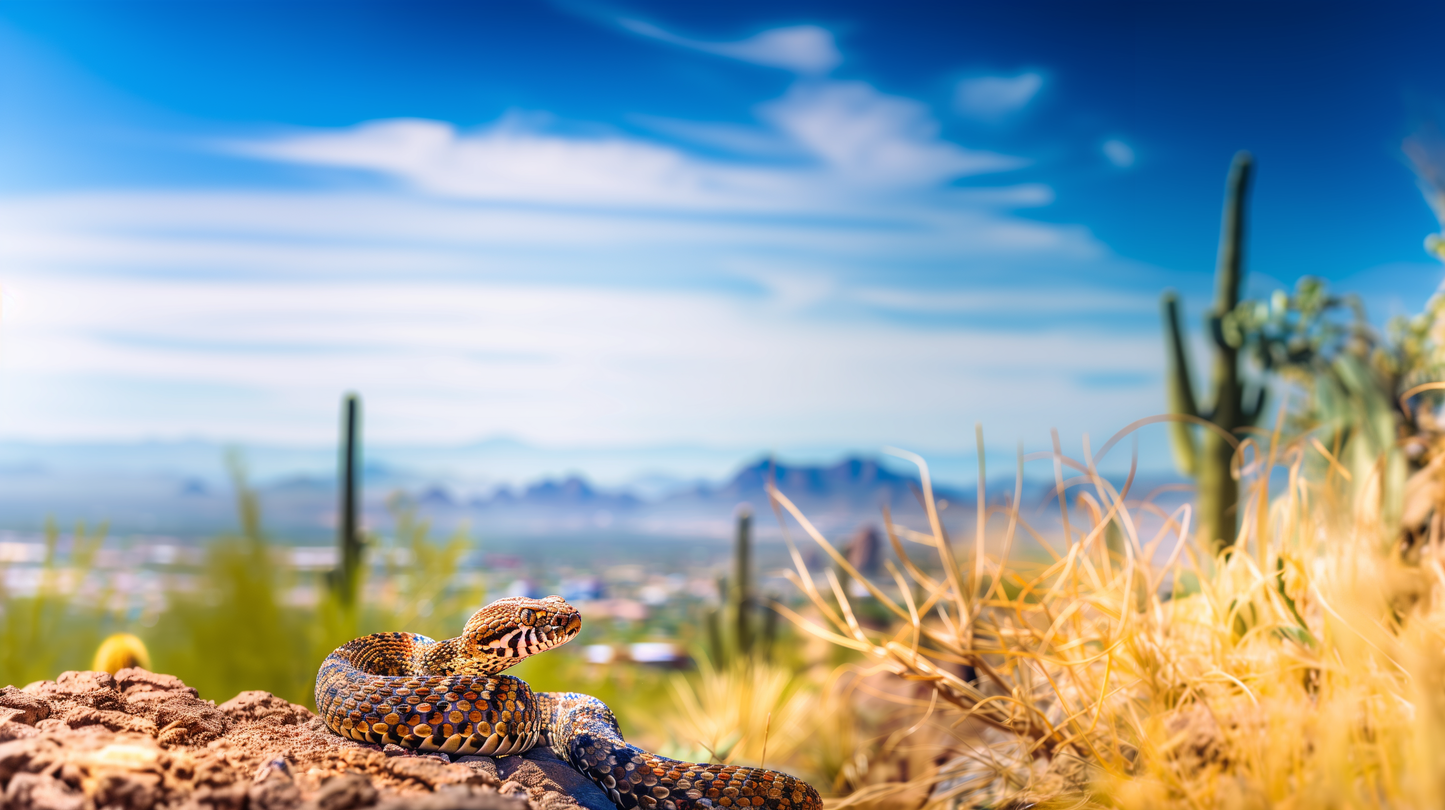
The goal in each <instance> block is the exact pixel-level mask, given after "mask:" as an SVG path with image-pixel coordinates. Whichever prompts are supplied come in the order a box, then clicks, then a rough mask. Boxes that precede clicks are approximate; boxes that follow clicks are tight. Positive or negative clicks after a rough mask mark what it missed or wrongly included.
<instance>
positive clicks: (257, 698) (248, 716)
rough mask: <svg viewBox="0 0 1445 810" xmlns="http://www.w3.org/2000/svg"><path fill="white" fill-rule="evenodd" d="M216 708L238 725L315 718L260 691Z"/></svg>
mask: <svg viewBox="0 0 1445 810" xmlns="http://www.w3.org/2000/svg"><path fill="white" fill-rule="evenodd" d="M124 671H125V670H122V672H124ZM218 708H219V709H220V710H221V711H222V712H223V713H225V714H226V715H227V716H228V717H230V718H231V719H232V720H235V721H236V722H238V723H254V722H257V721H261V720H271V721H274V722H276V723H279V724H280V725H283V726H295V725H299V724H301V723H305V722H306V721H308V720H310V719H312V718H313V717H315V715H313V714H312V713H311V710H309V709H307V708H306V707H305V706H297V705H296V704H295V703H291V702H290V701H287V700H284V699H282V698H278V697H276V696H275V695H273V694H271V693H270V692H262V691H260V690H256V691H251V692H242V693H241V694H239V695H236V696H235V697H233V698H231V699H230V700H228V701H226V702H225V703H222V704H221V705H220V706H219V707H218Z"/></svg>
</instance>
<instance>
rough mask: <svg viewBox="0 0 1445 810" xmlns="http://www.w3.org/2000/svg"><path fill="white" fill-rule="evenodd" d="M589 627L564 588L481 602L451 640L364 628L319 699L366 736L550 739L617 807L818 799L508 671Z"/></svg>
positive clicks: (479, 749) (486, 745)
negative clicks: (636, 738) (649, 745)
mask: <svg viewBox="0 0 1445 810" xmlns="http://www.w3.org/2000/svg"><path fill="white" fill-rule="evenodd" d="M581 629H582V617H581V615H580V614H579V613H578V612H577V610H576V609H575V608H573V607H572V606H571V605H569V604H567V602H566V600H564V599H562V597H560V596H549V597H547V598H546V599H528V598H525V597H514V598H508V599H499V600H497V601H496V602H493V603H492V604H490V605H487V606H486V607H484V608H482V609H481V610H479V611H477V612H476V614H474V615H473V616H472V617H471V619H469V620H468V621H467V624H466V627H465V628H464V629H463V631H462V634H461V635H460V636H458V637H456V638H452V639H447V640H445V641H435V640H433V639H430V638H427V637H426V636H422V635H417V634H415V633H373V634H372V635H369V636H362V637H361V638H358V639H355V640H353V641H349V642H347V643H346V644H343V645H342V646H340V647H338V648H337V649H336V650H335V651H334V652H332V653H331V654H330V655H328V656H326V660H325V661H323V662H322V664H321V671H320V672H319V673H317V676H316V707H317V709H319V710H320V712H321V716H322V718H323V719H324V720H325V721H326V725H327V726H328V727H329V728H330V729H331V730H332V731H334V732H336V733H337V734H340V735H342V736H343V737H349V738H351V739H353V740H358V741H361V742H367V743H374V744H380V745H385V744H387V743H395V744H397V745H400V746H403V747H405V748H412V749H416V750H418V751H440V752H442V753H446V754H456V755H461V754H473V753H475V754H483V755H487V756H505V755H508V754H521V753H523V752H526V751H528V750H530V749H531V748H532V747H533V746H536V745H547V746H550V747H551V748H552V750H553V751H554V752H556V754H557V755H558V756H559V757H561V758H562V759H564V760H566V761H567V762H569V763H571V765H572V767H574V768H576V769H577V770H579V771H581V772H582V773H583V774H585V775H586V776H587V778H589V779H591V780H592V782H593V783H594V784H596V785H597V786H598V787H599V788H601V789H602V790H603V791H604V792H606V793H607V795H608V796H609V797H610V798H611V799H612V801H613V802H614V803H615V804H617V805H618V806H619V807H624V808H634V807H643V808H648V809H649V810H651V809H652V808H658V807H661V808H669V809H671V808H676V810H689V808H701V807H728V808H744V807H747V808H754V807H762V808H766V809H767V810H820V808H821V807H822V800H821V799H819V798H818V792H817V791H816V790H814V789H813V788H812V786H810V785H809V784H808V783H806V782H804V781H802V780H800V779H796V778H794V777H791V776H788V775H787V774H784V773H779V772H777V771H770V770H766V769H763V768H743V767H738V766H735V765H704V764H699V763H693V762H680V761H678V760H675V759H668V758H666V757H661V756H658V755H656V754H652V753H649V752H647V751H644V750H642V749H641V748H638V747H637V746H635V745H628V744H627V742H626V741H625V740H623V739H622V732H621V731H619V730H618V728H617V719H616V718H615V717H613V715H612V711H611V710H610V709H608V708H607V705H606V704H604V703H603V702H602V701H600V700H598V699H597V698H594V697H591V696H589V695H581V694H577V693H575V692H533V691H532V690H531V688H530V687H529V686H527V683H526V682H525V681H523V680H521V679H520V678H515V677H512V676H510V675H502V674H500V673H501V672H502V670H504V669H507V668H508V667H511V666H513V665H515V664H517V663H519V662H521V661H522V660H523V659H525V658H527V657H528V656H531V655H536V654H537V653H540V652H545V651H547V650H550V649H552V648H553V647H557V646H559V645H561V644H565V643H567V642H568V641H571V640H572V639H573V638H574V637H576V635H577V633H578V632H579V631H580V630H581Z"/></svg>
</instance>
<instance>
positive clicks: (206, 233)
mask: <svg viewBox="0 0 1445 810" xmlns="http://www.w3.org/2000/svg"><path fill="white" fill-rule="evenodd" d="M943 6H944V4H937V3H928V4H918V5H912V6H910V5H904V4H897V3H889V4H848V3H837V2H829V3H777V2H774V3H728V4H701V3H686V4H679V3H614V4H600V3H554V4H545V3H533V4H503V3H414V2H413V3H259V2H252V3H221V2H185V3H136V2H102V3H74V2H67V3H54V2H44V3H39V2H37V3H15V2H0V109H3V110H4V114H3V115H0V295H3V303H0V307H3V315H0V436H3V437H10V438H27V439H39V440H77V439H87V440H92V439H103V440H132V439H139V438H180V437H205V438H210V439H215V440H221V441H247V442H267V443H273V444H274V443H295V444H313V445H314V444H322V443H325V442H328V441H330V440H331V439H332V437H333V436H334V433H335V426H334V421H335V413H336V407H337V406H336V403H337V399H338V397H339V395H340V393H341V392H342V391H344V390H347V389H356V390H360V391H361V392H362V393H363V394H364V395H365V396H366V398H367V407H368V422H367V425H368V433H369V435H370V436H371V438H372V439H373V440H374V441H377V442H381V443H394V444H402V443H413V444H416V443H426V444H460V443H462V442H468V441H473V440H477V439H481V438H486V437H493V436H511V437H516V438H519V439H521V440H523V441H525V442H528V443H532V444H537V445H546V446H552V447H578V448H582V447H591V448H596V447H611V448H619V449H621V450H623V451H625V450H626V448H638V447H653V448H656V447H689V446H690V447H708V448H713V449H717V448H722V449H724V450H727V449H736V450H737V451H738V452H739V453H751V452H755V451H761V450H767V449H772V450H777V451H780V452H784V453H787V452H790V451H792V452H799V453H802V452H808V453H822V454H826V453H828V452H835V451H837V452H841V451H843V450H847V449H874V448H876V447H878V446H880V445H887V444H892V445H900V446H904V447H908V448H911V449H915V450H919V451H922V452H925V453H938V454H940V455H948V454H957V453H959V452H960V451H962V450H964V449H965V448H968V447H969V446H971V444H972V426H973V423H974V422H975V421H981V422H983V423H984V425H985V428H986V430H987V431H988V434H989V436H990V437H996V439H995V441H996V446H1000V447H1010V446H1011V445H1012V444H1013V443H1014V442H1015V441H1016V440H1024V441H1025V442H1026V443H1027V444H1028V445H1029V446H1030V447H1031V448H1042V447H1044V446H1046V445H1047V443H1048V431H1049V428H1051V427H1058V428H1059V430H1060V432H1061V433H1062V434H1063V436H1064V437H1065V442H1066V444H1073V443H1076V442H1077V441H1078V438H1079V436H1080V435H1081V434H1082V433H1085V432H1088V433H1090V434H1092V435H1094V436H1096V437H1102V436H1103V435H1106V434H1108V433H1112V432H1113V431H1114V430H1116V429H1117V428H1119V427H1121V426H1123V425H1124V424H1127V423H1128V422H1130V421H1132V420H1133V419H1136V418H1138V417H1142V416H1147V415H1150V414H1153V413H1157V412H1159V411H1161V410H1162V409H1163V397H1162V389H1161V385H1160V380H1161V374H1162V366H1163V358H1162V349H1161V348H1160V345H1159V340H1158V328H1159V325H1158V307H1157V300H1158V294H1159V292H1160V290H1161V289H1163V288H1165V287H1175V288H1178V289H1180V290H1181V291H1183V292H1184V294H1185V296H1186V300H1187V301H1188V303H1189V305H1190V307H1191V310H1192V312H1193V315H1192V316H1191V317H1192V318H1193V320H1194V321H1196V322H1197V317H1195V316H1197V314H1198V312H1199V311H1200V310H1201V309H1202V307H1203V306H1204V304H1205V302H1206V299H1207V296H1208V295H1209V289H1210V277H1211V273H1212V266H1213V254H1214V248H1215V244H1216V241H1217V234H1218V218H1219V207H1220V197H1221V192H1222V186H1223V177H1224V172H1225V169H1226V168H1227V165H1228V162H1229V159H1230V155H1231V154H1232V153H1233V152H1234V150H1236V149H1239V148H1248V149H1250V150H1251V151H1253V153H1254V154H1255V156H1256V159H1257V161H1258V167H1259V173H1258V182H1257V185H1256V193H1255V195H1254V198H1253V219H1252V230H1251V235H1250V253H1249V266H1250V270H1251V272H1252V274H1253V275H1252V277H1251V289H1252V290H1254V291H1255V292H1260V291H1263V290H1267V289H1270V288H1272V287H1274V286H1278V285H1280V284H1288V283H1291V282H1292V281H1293V279H1294V278H1296V277H1297V276H1299V275H1301V274H1306V273H1309V274H1315V275H1321V276H1324V277H1326V278H1328V279H1330V280H1331V281H1332V282H1334V283H1335V284H1336V285H1337V286H1338V287H1340V288H1342V289H1349V290H1358V291H1360V292H1362V293H1363V294H1364V295H1365V296H1366V299H1367V301H1368V303H1369V305H1370V308H1371V313H1372V316H1373V317H1375V318H1376V319H1377V320H1383V319H1384V318H1385V317H1386V316H1388V315H1391V314H1397V313H1401V312H1414V311H1418V310H1419V309H1420V308H1421V306H1422V305H1423V304H1424V301H1425V299H1426V298H1427V297H1428V295H1429V294H1430V293H1431V292H1432V291H1433V289H1434V288H1435V287H1436V286H1437V285H1438V283H1439V281H1440V268H1439V265H1438V263H1435V262H1433V261H1431V260H1430V259H1429V257H1428V256H1426V254H1425V252H1424V251H1423V249H1422V247H1421V244H1422V240H1423V239H1424V237H1425V236H1426V234H1428V233H1430V232H1432V231H1435V230H1438V229H1439V224H1438V223H1437V222H1436V221H1435V220H1434V218H1433V216H1432V214H1431V212H1430V210H1429V208H1428V207H1427V206H1426V205H1425V204H1424V202H1423V200H1422V198H1421V196H1420V193H1419V191H1418V190H1417V188H1416V187H1415V181H1414V178H1413V176H1412V174H1411V172H1410V171H1409V169H1408V167H1407V165H1406V164H1405V162H1404V161H1403V159H1402V157H1401V154H1400V143H1401V140H1402V139H1403V138H1404V137H1406V136H1407V135H1409V134H1410V133H1412V132H1414V131H1416V130H1417V129H1418V128H1419V127H1421V126H1423V125H1424V124H1425V123H1426V122H1427V121H1429V120H1431V119H1432V118H1438V117H1439V116H1438V113H1439V111H1440V110H1441V104H1442V99H1445V72H1442V71H1441V70H1440V67H1439V63H1438V59H1437V58H1436V57H1437V54H1438V32H1439V31H1441V30H1445V12H1442V11H1441V10H1440V9H1438V8H1432V7H1431V6H1428V5H1425V4H1418V5H1407V4H1369V5H1366V4H1354V5H1346V4H1321V3H1310V4H1296V3H1283V2H1270V3H1249V4H1230V3H1213V4H1196V3H1164V2H1159V3H1062V2H1060V3H1028V2H1022V3H1008V4H1003V3H998V4H991V5H985V4H977V3H973V4H954V7H953V8H943ZM1156 438H1159V439H1162V437H1156ZM1101 440H1102V439H1101V438H1098V439H1096V440H1095V443H1096V444H1097V443H1099V442H1100V441H1101ZM1144 452H1145V459H1146V463H1147V464H1150V465H1153V466H1155V467H1163V466H1165V465H1166V464H1167V456H1166V451H1165V449H1164V444H1163V442H1162V440H1161V441H1152V442H1146V447H1145V451H1144ZM685 455H686V454H683V455H682V456H678V455H677V454H673V455H670V456H669V458H673V459H674V460H675V463H676V464H677V465H678V466H679V467H680V468H683V469H679V470H678V471H679V472H683V473H695V472H702V471H704V469H706V470H708V471H710V470H711V467H710V466H708V465H712V464H715V462H712V461H708V462H704V461H698V463H697V465H696V469H685V468H687V467H688V464H687V462H686V461H685V460H682V461H676V459H678V458H682V457H683V456H685ZM717 455H718V454H717V453H715V452H712V453H709V454H704V453H699V454H698V458H699V459H701V458H702V457H703V456H706V457H707V458H709V459H713V458H716V457H717Z"/></svg>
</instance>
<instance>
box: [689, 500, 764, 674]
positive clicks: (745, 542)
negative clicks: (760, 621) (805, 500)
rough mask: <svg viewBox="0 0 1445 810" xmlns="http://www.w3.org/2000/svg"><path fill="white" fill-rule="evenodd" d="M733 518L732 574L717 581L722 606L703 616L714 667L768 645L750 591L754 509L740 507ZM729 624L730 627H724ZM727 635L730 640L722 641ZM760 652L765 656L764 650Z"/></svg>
mask: <svg viewBox="0 0 1445 810" xmlns="http://www.w3.org/2000/svg"><path fill="white" fill-rule="evenodd" d="M736 517H737V534H736V535H735V538H734V542H733V571H732V575H731V576H730V577H724V578H722V579H720V580H719V581H718V591H719V594H720V596H721V597H722V604H721V605H719V606H718V607H716V608H713V609H710V610H708V611H707V613H706V614H705V615H704V617H703V622H704V630H705V632H706V633H707V642H708V652H709V654H710V655H712V656H713V657H714V658H715V659H716V660H715V661H714V662H713V663H715V664H721V663H724V661H725V660H726V659H729V658H731V657H732V656H737V657H739V658H748V657H749V656H751V655H753V653H754V652H755V651H756V650H755V648H756V647H760V646H761V647H766V646H767V645H769V644H770V643H771V639H770V636H769V628H768V627H767V626H764V627H763V628H762V630H763V633H762V638H759V634H758V628H756V627H755V624H756V622H757V613H758V609H757V608H758V597H757V593H756V592H755V591H754V589H753V573H752V568H753V562H752V554H753V552H752V544H753V510H752V508H751V507H750V506H748V505H747V504H740V505H739V506H738V509H737V515H736ZM729 622H730V623H731V627H727V625H728V624H729ZM774 629H775V628H774ZM729 632H730V633H731V638H725V634H727V633H729ZM761 652H762V654H763V655H764V656H766V655H767V650H766V649H763V650H761Z"/></svg>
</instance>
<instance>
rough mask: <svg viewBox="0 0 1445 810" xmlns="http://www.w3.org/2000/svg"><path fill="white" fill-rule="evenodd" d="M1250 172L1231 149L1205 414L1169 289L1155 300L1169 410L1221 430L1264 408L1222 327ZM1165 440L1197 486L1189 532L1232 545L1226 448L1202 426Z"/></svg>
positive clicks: (1237, 266)
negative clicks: (1250, 398)
mask: <svg viewBox="0 0 1445 810" xmlns="http://www.w3.org/2000/svg"><path fill="white" fill-rule="evenodd" d="M1253 170H1254V161H1253V159H1252V158H1251V157H1250V155H1249V153H1248V152H1238V153H1236V154H1235V156H1234V161H1233V163H1232V164H1231V165H1230V167H1229V180H1228V183H1227V187H1226V194H1225V200H1224V221H1223V224H1222V226H1221V228H1220V235H1219V263H1218V265H1217V267H1216V269H1215V296H1214V306H1213V307H1212V308H1211V309H1210V311H1209V315H1208V323H1209V332H1210V335H1211V337H1212V339H1213V349H1214V368H1213V373H1212V374H1211V378H1212V382H1213V384H1214V396H1213V402H1212V405H1213V407H1212V408H1211V409H1209V410H1208V411H1203V410H1201V409H1200V408H1199V404H1198V403H1197V402H1196V400H1195V398H1194V385H1193V382H1192V378H1191V372H1190V367H1189V354H1188V351H1187V350H1186V348H1185V342H1184V334H1183V330H1182V329H1181V328H1180V325H1179V299H1178V296H1177V295H1175V293H1174V292H1173V291H1172V290H1170V291H1166V292H1165V293H1164V297H1163V301H1162V304H1163V310H1164V335H1165V343H1166V351H1167V353H1168V365H1169V377H1168V382H1167V385H1168V395H1169V410H1170V411H1171V412H1173V413H1177V414H1187V415H1189V416H1197V417H1200V418H1203V419H1206V420H1208V421H1210V422H1213V423H1214V424H1216V425H1218V426H1219V427H1221V428H1223V429H1224V430H1226V431H1228V432H1229V433H1234V432H1235V431H1236V430H1238V429H1240V428H1243V427H1248V426H1251V425H1253V424H1254V423H1255V421H1256V420H1258V418H1259V415H1260V412H1261V410H1263V405H1264V388H1263V387H1261V388H1260V389H1259V390H1258V395H1257V396H1256V397H1255V400H1254V402H1253V403H1252V404H1249V405H1247V404H1246V403H1245V401H1244V385H1243V383H1242V381H1241V379H1240V374H1239V349H1240V347H1239V345H1238V341H1237V340H1231V335H1229V334H1228V331H1227V330H1226V329H1225V328H1224V324H1225V319H1226V318H1227V317H1228V316H1229V315H1230V313H1232V312H1233V311H1234V309H1235V307H1236V306H1238V304H1239V290H1240V287H1241V286H1242V282H1243V280H1244V269H1243V265H1244V225H1245V197H1246V196H1247V194H1248V191H1249V180H1250V175H1251V174H1252V173H1253ZM1170 438H1171V439H1172V444H1173V447H1174V457H1175V461H1176V462H1177V463H1178V465H1179V468H1180V470H1181V471H1182V472H1183V473H1184V474H1185V475H1188V476H1189V477H1191V478H1193V479H1194V481H1195V485H1196V488H1197V492H1198V494H1197V496H1196V497H1197V512H1196V514H1197V519H1198V527H1199V531H1198V535H1197V536H1198V537H1199V539H1200V540H1202V541H1206V542H1207V543H1208V544H1209V546H1210V547H1211V548H1214V549H1216V550H1218V549H1220V548H1223V547H1227V546H1229V545H1232V544H1233V543H1234V538H1235V521H1236V520H1237V518H1238V515H1237V505H1238V501H1239V482H1237V481H1235V480H1234V478H1233V476H1231V475H1230V470H1229V466H1230V465H1229V462H1230V459H1231V457H1232V456H1233V454H1234V448H1233V447H1232V446H1231V445H1230V444H1229V442H1227V441H1226V440H1225V439H1224V437H1222V436H1220V435H1219V434H1217V433H1215V432H1214V431H1205V432H1204V434H1203V436H1202V438H1201V437H1200V436H1198V435H1197V430H1196V428H1195V427H1194V426H1193V425H1191V424H1189V423H1187V422H1174V423H1172V425H1171V432H1170Z"/></svg>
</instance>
